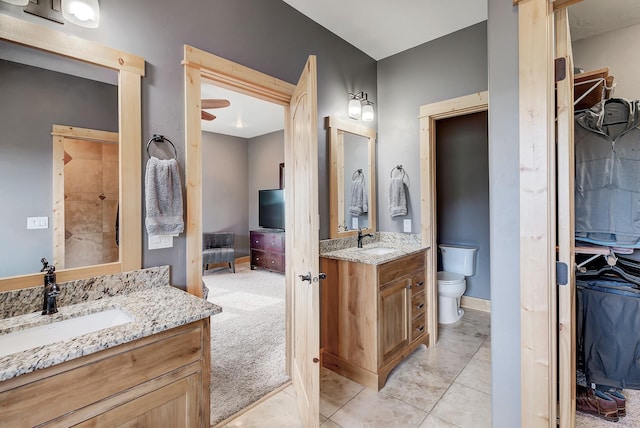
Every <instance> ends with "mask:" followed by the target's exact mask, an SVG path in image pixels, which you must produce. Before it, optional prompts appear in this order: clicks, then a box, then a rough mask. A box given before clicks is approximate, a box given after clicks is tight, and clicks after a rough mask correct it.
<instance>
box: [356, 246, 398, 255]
mask: <svg viewBox="0 0 640 428" xmlns="http://www.w3.org/2000/svg"><path fill="white" fill-rule="evenodd" d="M395 251H398V250H397V249H395V248H391V247H374V248H367V249H364V250H362V252H363V253H365V254H372V255H376V256H381V255H384V254H389V253H393V252H395Z"/></svg>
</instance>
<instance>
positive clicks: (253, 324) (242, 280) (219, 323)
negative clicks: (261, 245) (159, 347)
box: [203, 263, 289, 426]
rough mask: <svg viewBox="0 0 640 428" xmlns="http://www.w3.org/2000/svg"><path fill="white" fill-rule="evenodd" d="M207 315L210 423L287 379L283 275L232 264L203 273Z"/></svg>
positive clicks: (223, 417) (245, 404) (246, 264)
mask: <svg viewBox="0 0 640 428" xmlns="http://www.w3.org/2000/svg"><path fill="white" fill-rule="evenodd" d="M203 280H204V282H205V284H206V286H207V287H208V288H209V296H208V298H207V300H209V301H210V302H213V303H215V304H217V305H219V306H221V307H222V313H220V314H218V315H214V316H213V317H211V425H212V426H213V425H215V424H217V423H219V422H220V421H222V420H224V419H226V418H228V417H229V416H231V415H233V414H235V413H237V412H238V411H240V410H242V409H244V408H245V407H247V406H248V405H250V404H252V403H254V402H255V401H257V400H258V399H260V398H261V397H263V396H264V395H266V394H268V393H269V392H271V391H273V390H275V389H276V388H278V387H279V386H281V385H283V384H284V383H285V382H287V381H288V380H289V377H288V376H287V375H286V373H285V280H284V275H282V274H278V273H273V272H268V271H264V270H254V271H252V270H250V268H249V264H248V263H243V264H238V265H236V273H235V274H234V273H231V271H230V270H229V269H216V270H211V271H208V272H206V275H205V276H203Z"/></svg>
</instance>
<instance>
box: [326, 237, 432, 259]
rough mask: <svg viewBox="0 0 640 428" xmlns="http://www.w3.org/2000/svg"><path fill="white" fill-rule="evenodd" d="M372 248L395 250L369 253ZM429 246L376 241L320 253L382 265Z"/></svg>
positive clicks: (334, 257) (331, 256) (333, 257)
mask: <svg viewBox="0 0 640 428" xmlns="http://www.w3.org/2000/svg"><path fill="white" fill-rule="evenodd" d="M372 248H389V249H393V250H394V251H391V252H388V253H386V254H371V253H367V250H371V249H372ZM428 248H429V247H427V246H424V245H420V244H415V243H402V242H374V243H373V244H367V245H363V246H362V248H358V247H357V246H354V247H348V248H343V249H338V250H333V251H326V252H322V253H320V257H326V258H328V259H337V260H347V261H350V262H355V263H365V264H369V265H380V264H383V263H387V262H390V261H392V260H396V259H399V258H401V257H404V256H408V255H411V254H415V253H419V252H420V251H424V250H426V249H428Z"/></svg>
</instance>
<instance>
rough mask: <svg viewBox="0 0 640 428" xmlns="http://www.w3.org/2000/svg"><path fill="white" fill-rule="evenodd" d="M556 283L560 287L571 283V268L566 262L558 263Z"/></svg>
mask: <svg viewBox="0 0 640 428" xmlns="http://www.w3.org/2000/svg"><path fill="white" fill-rule="evenodd" d="M556 283H557V284H558V285H567V284H568V283H569V266H568V265H567V264H566V263H564V262H556Z"/></svg>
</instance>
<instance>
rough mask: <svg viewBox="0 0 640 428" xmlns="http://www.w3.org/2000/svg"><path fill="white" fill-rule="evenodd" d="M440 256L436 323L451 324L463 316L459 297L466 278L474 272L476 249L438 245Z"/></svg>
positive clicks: (464, 288)
mask: <svg viewBox="0 0 640 428" xmlns="http://www.w3.org/2000/svg"><path fill="white" fill-rule="evenodd" d="M438 248H440V253H441V254H442V268H443V269H444V271H440V272H438V322H439V323H440V324H451V323H454V322H456V321H458V320H459V319H460V318H462V315H464V310H463V309H462V308H460V297H462V295H463V294H464V291H465V290H466V288H467V281H466V280H465V277H466V276H472V275H473V274H474V273H475V270H476V253H477V252H478V248H477V247H469V246H463V245H445V244H441V245H438Z"/></svg>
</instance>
